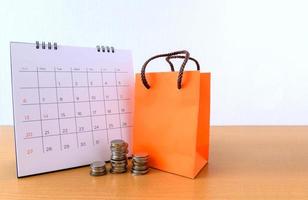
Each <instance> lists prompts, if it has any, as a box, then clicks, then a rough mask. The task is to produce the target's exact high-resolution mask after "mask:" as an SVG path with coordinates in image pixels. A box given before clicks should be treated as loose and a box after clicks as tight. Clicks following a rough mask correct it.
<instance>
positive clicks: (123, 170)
mask: <svg viewBox="0 0 308 200" xmlns="http://www.w3.org/2000/svg"><path fill="white" fill-rule="evenodd" d="M125 172H127V169H122V170H115V169H112V168H111V169H110V173H112V174H121V173H125Z"/></svg>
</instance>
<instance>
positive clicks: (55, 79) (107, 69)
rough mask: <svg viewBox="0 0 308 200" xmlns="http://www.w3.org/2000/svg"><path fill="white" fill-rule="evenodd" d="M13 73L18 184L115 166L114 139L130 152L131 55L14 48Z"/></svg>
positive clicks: (64, 48)
mask: <svg viewBox="0 0 308 200" xmlns="http://www.w3.org/2000/svg"><path fill="white" fill-rule="evenodd" d="M11 68H12V88H13V106H14V125H15V144H16V145H15V146H16V159H17V175H18V177H22V176H27V175H32V174H37V173H43V172H49V171H55V170H60V169H66V168H72V167H77V166H82V165H87V164H90V163H91V162H93V161H96V160H109V159H110V148H109V146H110V145H109V142H110V141H111V140H113V139H120V138H121V139H124V140H126V141H127V142H128V143H129V144H131V139H130V138H131V129H132V117H131V115H132V103H133V102H132V95H133V94H132V88H133V67H132V58H131V53H130V51H127V50H115V52H114V53H112V52H109V53H107V52H98V51H97V50H96V48H85V47H70V46H60V45H59V46H58V47H57V49H53V48H52V49H47V48H46V49H42V48H39V49H36V47H35V44H30V43H11ZM129 146H130V145H129Z"/></svg>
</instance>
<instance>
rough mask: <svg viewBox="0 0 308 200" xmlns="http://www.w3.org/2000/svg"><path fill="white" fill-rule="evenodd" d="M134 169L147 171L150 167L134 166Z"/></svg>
mask: <svg viewBox="0 0 308 200" xmlns="http://www.w3.org/2000/svg"><path fill="white" fill-rule="evenodd" d="M132 169H133V170H136V171H143V170H147V169H149V167H148V166H136V165H135V166H132Z"/></svg>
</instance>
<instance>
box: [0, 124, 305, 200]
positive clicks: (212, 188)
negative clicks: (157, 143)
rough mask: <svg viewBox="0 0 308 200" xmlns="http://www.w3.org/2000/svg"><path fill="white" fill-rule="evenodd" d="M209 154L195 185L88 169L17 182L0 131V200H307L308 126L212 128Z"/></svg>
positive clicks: (10, 148) (7, 131) (9, 143)
mask: <svg viewBox="0 0 308 200" xmlns="http://www.w3.org/2000/svg"><path fill="white" fill-rule="evenodd" d="M210 152H211V155H210V161H209V164H208V166H207V167H205V168H204V169H203V170H202V171H201V173H200V174H199V175H198V176H197V178H196V179H194V180H192V179H188V178H184V177H180V176H176V175H173V174H169V173H164V172H161V171H158V170H151V172H150V173H149V174H148V175H146V176H138V177H135V176H132V175H131V174H130V173H126V174H119V175H112V174H108V175H107V176H103V177H91V176H89V168H88V167H82V168H77V169H72V170H65V171H60V172H54V173H49V174H43V175H37V176H31V177H27V178H21V179H17V178H16V169H15V154H14V141H13V132H12V128H11V127H1V128H0V199H1V200H2V199H3V200H4V199H40V200H41V199H44V200H46V199H308V127H212V130H211V146H210Z"/></svg>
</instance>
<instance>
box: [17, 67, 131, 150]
mask: <svg viewBox="0 0 308 200" xmlns="http://www.w3.org/2000/svg"><path fill="white" fill-rule="evenodd" d="M47 69H48V68H46V67H36V71H20V72H35V73H36V77H37V86H36V85H30V86H27V85H25V86H24V85H23V86H22V87H19V89H20V90H23V91H26V93H28V92H27V91H29V92H30V93H31V90H33V91H37V92H38V100H29V101H28V100H27V101H23V102H22V103H21V104H20V105H21V106H38V108H39V117H38V118H36V117H33V116H32V117H29V118H26V117H25V119H24V120H23V121H22V122H23V123H30V122H33V123H35V122H39V123H40V132H41V133H40V135H37V133H36V134H35V135H34V136H32V135H27V136H26V137H25V138H24V139H35V138H41V141H42V148H43V152H44V153H45V152H49V151H53V150H54V149H55V150H56V149H57V148H58V147H56V146H52V145H56V143H55V141H56V140H55V139H52V140H49V139H48V140H47V139H46V138H48V137H55V136H58V137H59V140H58V141H59V143H58V145H59V148H58V149H59V150H61V151H62V150H64V149H66V146H65V144H67V143H63V139H62V138H63V137H64V136H65V135H75V136H76V138H74V139H76V143H77V148H80V147H83V146H88V144H90V140H91V139H92V141H91V143H92V144H93V146H95V145H96V144H99V142H97V139H96V137H101V136H98V135H97V136H94V133H97V132H98V131H105V132H106V138H107V142H108V143H110V140H111V137H113V138H114V137H115V135H114V134H117V135H118V136H117V137H119V138H121V139H123V137H124V136H123V128H130V127H131V126H129V125H128V123H127V122H126V121H125V122H123V121H122V118H123V119H124V120H125V119H126V118H127V117H126V116H125V115H124V114H131V112H127V111H126V109H123V107H121V106H120V102H121V101H130V100H131V99H130V98H129V96H125V95H124V96H123V94H122V95H120V94H119V91H120V88H122V87H130V85H129V84H126V83H125V82H122V81H121V79H119V78H118V74H124V73H127V72H121V71H119V70H120V69H119V68H113V70H110V69H109V70H110V71H108V72H105V71H104V70H106V69H102V68H101V69H100V70H97V71H94V72H93V71H91V70H93V68H85V69H83V70H85V71H76V70H80V69H82V68H70V70H69V71H59V70H61V69H62V68H61V67H53V71H51V70H47ZM111 71H112V72H111ZM60 72H61V73H60ZM81 72H82V73H81ZM64 73H67V74H68V75H69V77H70V79H71V80H69V79H67V80H64V79H63V77H65V76H66V75H65V74H64ZM105 73H108V74H110V75H106V78H107V79H106V80H105ZM78 74H80V75H78ZM92 74H93V75H92ZM95 74H99V76H98V77H100V81H101V82H99V81H98V80H97V79H93V77H96V75H95ZM90 75H91V81H90ZM61 77H62V79H61ZM46 78H47V79H46ZM112 79H113V80H112ZM51 80H52V82H53V83H52V82H51ZM93 80H94V81H96V82H94V83H93V82H92V81H93ZM124 80H125V79H124ZM63 81H64V82H63ZM67 81H69V82H70V83H69V82H67ZM41 82H42V83H41ZM92 89H94V90H93V91H95V92H96V93H94V96H92V93H91V90H92ZM61 90H62V93H63V91H65V90H71V92H70V93H71V95H72V97H71V98H72V99H68V98H67V97H66V98H63V96H62V95H63V94H62V93H61V94H62V95H60V96H59V92H60V91H61ZM98 90H100V91H101V92H102V96H101V95H99V96H97V95H98V94H97V92H98ZM105 90H106V91H105ZM107 90H108V92H107ZM121 91H122V90H121ZM46 92H47V93H50V94H48V95H49V96H48V95H47V93H46ZM106 92H107V94H106ZM110 92H111V93H110ZM53 93H54V96H55V97H54V98H52V97H51V96H50V95H52V94H53ZM65 93H67V92H65ZM112 93H113V94H112ZM46 95H47V96H46ZM80 95H81V96H80ZM46 97H47V98H46ZM95 102H97V103H98V104H93V105H99V103H100V102H102V104H103V107H104V109H103V113H102V114H100V113H96V109H97V108H98V107H97V106H96V108H95V110H93V108H92V103H95ZM108 102H110V103H108ZM82 103H84V106H85V105H86V104H87V105H88V106H86V107H84V106H81V104H82ZM63 104H66V105H68V107H70V106H72V109H73V111H72V113H69V114H68V113H66V111H64V113H62V112H63V111H61V112H60V106H62V108H61V109H62V110H63V108H65V107H67V106H65V105H63ZM107 104H108V106H109V107H108V106H107ZM125 104H126V103H124V104H123V105H122V104H121V105H122V106H124V105H125ZM111 105H113V107H112V108H111V107H110V106H111ZM44 106H45V107H44ZM46 106H47V107H46ZM49 106H51V107H49ZM107 107H108V109H107ZM52 108H54V109H53V110H54V111H52V112H50V109H52ZM29 109H31V108H29ZM46 109H49V111H47V110H46ZM80 109H88V110H89V111H88V113H87V111H85V110H83V111H82V110H80ZM64 110H65V109H64ZM115 111H117V112H115ZM100 112H102V111H100ZM102 116H104V118H99V117H102ZM108 116H114V117H111V118H108ZM71 119H72V120H73V121H74V122H70V123H71V125H72V126H74V129H75V131H74V130H73V129H71V128H69V129H68V128H67V124H65V123H67V122H64V121H63V120H71ZM81 119H84V120H86V121H84V120H81ZM93 120H96V122H94V121H93ZM97 120H100V124H99V123H98V122H99V121H97ZM102 120H103V121H102ZM110 120H111V121H110ZM112 120H116V121H112ZM101 122H104V123H105V125H104V126H105V128H101ZM62 123H64V125H62ZM80 123H81V124H80ZM62 126H64V127H62ZM51 127H53V129H50V128H51ZM56 127H57V129H55V128H56ZM111 130H116V131H113V132H112V134H113V136H110V133H111ZM81 133H91V139H90V136H89V140H88V141H85V137H88V136H86V135H80V134H81ZM80 137H82V138H83V139H80ZM44 138H45V139H44ZM63 145H64V146H63ZM68 148H70V147H68Z"/></svg>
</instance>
